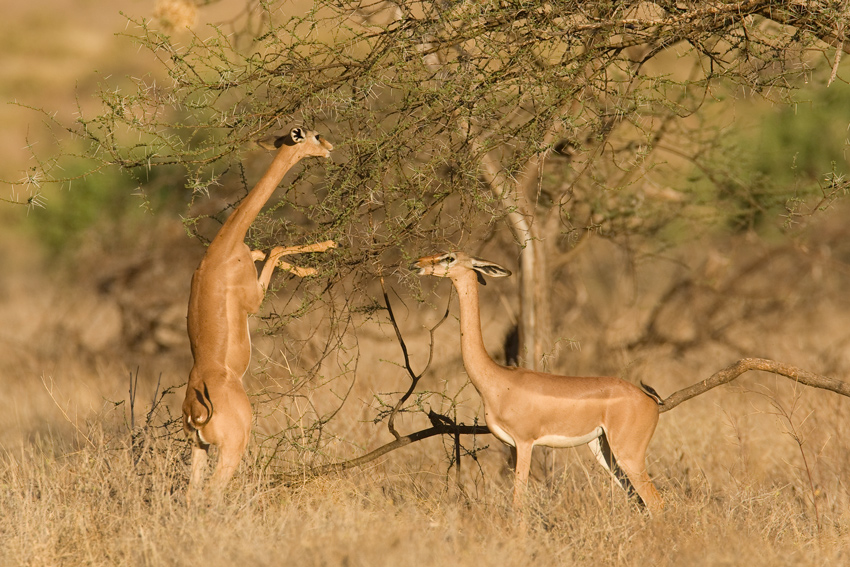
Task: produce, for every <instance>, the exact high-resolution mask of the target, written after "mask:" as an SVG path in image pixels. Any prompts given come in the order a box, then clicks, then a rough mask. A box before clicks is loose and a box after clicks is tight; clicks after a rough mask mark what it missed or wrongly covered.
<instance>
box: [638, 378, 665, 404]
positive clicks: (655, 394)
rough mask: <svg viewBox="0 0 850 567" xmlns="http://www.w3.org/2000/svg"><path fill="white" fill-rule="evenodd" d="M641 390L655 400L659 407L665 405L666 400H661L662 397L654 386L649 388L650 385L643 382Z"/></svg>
mask: <svg viewBox="0 0 850 567" xmlns="http://www.w3.org/2000/svg"><path fill="white" fill-rule="evenodd" d="M640 389H641V390H642V391H643V393H644V394H646V395H647V396H649V397H650V398H652V399H653V400H655V403H656V404H658V405H659V406H663V405H664V400H662V399H661V396H659V395H658V392H656V391H655V389H654V388H653V387H652V386H649V385H647V384H644V383H643V382H641V383H640Z"/></svg>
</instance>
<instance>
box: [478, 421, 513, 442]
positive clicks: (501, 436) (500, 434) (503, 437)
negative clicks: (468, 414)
mask: <svg viewBox="0 0 850 567" xmlns="http://www.w3.org/2000/svg"><path fill="white" fill-rule="evenodd" d="M485 419H486V418H485ZM487 427H488V428H489V429H490V433H492V434H493V435H495V436H496V439H498V440H499V441H501V442H502V443H505V444H506V445H510V446H511V447H516V441H514V438H513V437H511V436H510V435H508V432H507V431H505V430H504V429H502V428H501V427H499V426H498V425H491V424H489V423H488V424H487Z"/></svg>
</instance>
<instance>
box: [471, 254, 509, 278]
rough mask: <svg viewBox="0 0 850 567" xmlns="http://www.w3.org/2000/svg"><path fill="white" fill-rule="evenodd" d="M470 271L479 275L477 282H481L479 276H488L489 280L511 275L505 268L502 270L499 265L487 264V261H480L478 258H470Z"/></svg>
mask: <svg viewBox="0 0 850 567" xmlns="http://www.w3.org/2000/svg"><path fill="white" fill-rule="evenodd" d="M472 269H473V270H475V272H476V273H477V274H479V279H478V281H481V278H480V275H481V274H484V275H485V276H490V277H491V278H504V277H507V276H509V275H511V271H510V270H508V269H507V268H503V267H502V266H500V265H499V264H494V263H493V262H488V261H487V260H481V259H479V258H472Z"/></svg>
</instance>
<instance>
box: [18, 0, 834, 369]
mask: <svg viewBox="0 0 850 567" xmlns="http://www.w3.org/2000/svg"><path fill="white" fill-rule="evenodd" d="M848 21H850V14H848V10H847V6H846V3H844V2H827V1H808V0H728V1H717V2H690V1H687V2H671V1H663V0H656V1H640V2H633V1H625V2H610V1H594V0H591V1H586V0H581V1H579V0H574V1H569V0H567V1H562V2H546V1H538V0H533V1H527V0H523V1H512V0H492V1H448V0H421V1H401V0H398V1H390V0H387V1H374V2H372V1H368V0H316V1H315V2H314V3H313V4H312V5H311V6H310V7H309V9H308V10H307V11H306V12H304V13H299V14H294V15H293V14H292V10H291V6H290V5H288V4H287V5H286V6H283V5H282V4H278V3H276V2H268V1H263V0H260V1H258V2H256V4H254V3H250V4H249V6H248V9H247V11H246V17H244V18H242V19H240V20H238V21H235V22H230V23H228V24H222V25H220V26H218V27H213V28H211V30H209V31H211V33H206V32H205V33H206V35H204V36H201V34H200V32H197V33H196V34H194V35H191V36H189V37H186V36H185V35H184V36H181V37H180V40H179V41H177V40H174V39H173V37H174V36H173V34H170V33H166V32H163V31H158V30H157V29H155V27H153V26H152V25H151V23H150V22H147V21H144V20H133V22H134V23H135V24H136V25H137V33H136V34H135V39H136V41H138V42H139V43H140V44H141V45H142V46H143V47H145V48H147V49H148V50H150V52H151V53H153V54H154V55H155V56H156V57H157V58H158V59H159V62H160V64H161V67H162V71H163V73H165V74H166V75H167V78H163V77H159V78H158V79H157V80H153V79H151V78H145V79H134V84H133V85H132V86H131V87H129V88H123V89H120V90H115V89H104V90H103V91H102V92H101V93H100V96H101V98H102V100H103V103H104V107H103V108H104V111H103V112H102V113H101V114H99V115H97V116H93V117H83V118H80V119H79V120H78V122H77V123H76V124H74V125H72V126H70V127H69V130H70V131H71V132H73V133H74V134H75V135H76V136H79V137H80V138H82V139H83V140H84V141H85V142H86V143H87V144H88V147H87V148H86V151H85V152H84V153H85V154H86V158H87V159H89V160H92V164H93V166H92V167H93V169H98V168H103V167H113V166H119V167H121V168H123V169H125V170H129V171H136V172H140V175H146V173H145V172H148V171H150V170H151V169H156V168H165V167H171V168H174V167H178V168H180V169H181V170H182V171H183V176H184V178H185V179H186V186H187V188H188V189H189V190H190V191H191V192H192V194H193V195H206V194H208V193H209V191H210V188H211V187H214V186H215V185H217V184H220V183H223V182H230V181H232V180H233V179H239V178H240V177H239V176H238V174H239V173H240V172H241V159H242V158H243V153H242V152H241V151H240V150H241V149H243V148H244V147H245V146H246V144H248V143H249V142H250V141H251V140H253V139H256V138H258V137H260V136H262V135H263V134H265V133H266V132H267V131H269V130H271V129H276V128H281V127H288V126H289V125H293V124H296V123H304V124H307V125H308V126H310V127H313V128H316V129H319V130H321V131H323V132H324V133H326V134H327V136H328V137H329V138H330V139H331V140H332V141H333V142H334V143H335V144H336V145H337V151H336V157H335V159H334V162H333V163H331V164H326V165H324V166H323V167H322V168H321V170H320V169H319V168H309V167H308V168H307V169H305V170H304V171H303V172H302V173H301V174H300V175H299V177H298V179H297V180H296V182H295V184H294V185H293V188H292V189H290V190H288V191H286V192H285V194H282V195H281V200H280V201H279V203H278V204H277V205H275V206H273V207H272V210H271V212H269V213H267V214H266V215H265V216H264V217H262V218H261V219H259V222H258V224H257V230H255V231H254V234H253V238H254V239H255V240H257V242H258V243H259V244H262V243H264V242H265V243H267V242H272V241H281V240H285V241H287V242H300V241H305V240H308V241H318V240H325V239H336V240H338V241H340V242H341V243H344V245H343V246H342V247H341V249H340V252H339V254H337V255H335V256H334V258H326V259H321V260H319V261H326V262H330V263H332V264H333V265H330V264H329V265H326V266H325V273H326V274H328V276H327V277H328V278H329V281H330V282H331V284H333V283H334V282H341V281H343V280H346V279H347V280H348V281H351V280H352V279H354V280H357V281H360V282H367V281H369V280H370V279H373V278H374V277H376V276H379V275H383V274H386V273H390V272H392V271H393V270H394V269H395V267H397V266H400V265H404V264H406V263H407V261H408V260H409V259H410V258H411V257H413V256H415V255H417V254H418V253H420V252H423V251H426V250H427V251H434V250H435V249H442V248H455V247H459V248H474V247H475V243H476V242H478V241H480V240H482V239H486V238H488V237H490V236H492V235H493V234H500V233H502V232H504V231H505V230H507V233H508V234H509V235H510V239H511V240H512V242H513V243H514V248H513V252H512V255H513V256H514V257H515V258H516V261H517V265H518V267H519V275H520V284H519V297H518V300H517V302H516V303H517V305H519V306H520V307H519V315H518V328H519V337H520V344H521V347H520V353H521V359H522V362H523V363H524V364H525V365H527V366H529V367H532V368H539V367H541V366H542V364H543V361H544V357H545V355H546V354H547V353H548V352H550V350H551V349H552V344H553V341H552V333H553V330H552V322H551V321H550V320H549V316H548V314H549V313H550V311H551V305H550V299H549V297H548V296H547V290H548V288H549V286H548V284H547V282H549V281H550V278H551V275H552V272H553V270H555V269H556V268H557V267H558V266H559V265H561V264H562V263H563V262H564V261H565V259H566V258H569V254H570V253H571V250H573V249H575V247H576V246H577V245H578V244H579V243H581V242H582V241H583V240H584V239H586V238H587V237H588V236H589V235H591V234H593V235H599V236H602V237H606V238H611V239H615V240H618V241H622V242H626V241H629V242H631V241H634V239H636V238H643V237H646V236H652V235H655V234H657V233H658V231H660V230H661V229H663V228H664V227H667V226H669V225H670V224H671V223H681V222H682V219H685V222H688V223H689V222H692V220H693V219H694V218H696V213H694V211H695V210H697V209H698V210H700V211H704V209H705V207H704V206H705V205H706V204H709V205H711V207H712V208H714V209H718V210H725V211H726V212H729V211H730V210H731V209H732V208H735V213H736V214H742V215H743V216H745V217H747V218H752V216H754V215H756V214H763V213H764V212H765V211H770V210H771V209H772V208H774V207H776V206H780V207H781V206H783V205H785V204H786V202H791V201H790V199H792V198H793V199H794V201H793V203H794V207H799V206H802V205H800V203H805V202H806V200H805V199H806V197H807V196H808V195H807V194H806V193H805V192H803V193H801V188H800V187H796V188H794V192H792V191H791V190H790V189H788V188H780V190H771V191H761V192H760V191H757V190H756V188H753V187H748V186H746V185H745V184H742V183H740V182H735V181H734V180H732V181H730V176H728V175H726V173H728V172H727V171H726V169H725V165H724V164H723V162H722V160H719V159H718V156H720V155H721V154H720V153H718V151H719V150H720V149H722V148H723V147H724V145H723V140H724V137H725V136H726V135H727V130H726V128H725V127H726V126H728V122H729V120H728V119H724V117H723V114H722V109H723V108H724V105H725V104H727V101H728V100H729V97H731V96H735V95H746V96H757V95H763V96H769V97H771V98H772V99H774V100H777V101H790V100H791V99H792V97H793V94H794V91H795V89H796V88H797V87H798V86H799V84H800V81H801V79H802V78H810V77H811V76H813V75H816V76H817V77H819V78H817V80H818V81H821V82H822V83H824V84H826V83H828V82H832V81H834V80H837V79H839V76H838V70H839V64H840V60H841V55H842V53H844V52H845V51H847V50H848V49H850V45H848V44H847V43H846V42H845V39H846V31H845V30H846V25H847V23H848ZM42 163H43V166H44V167H43V170H39V171H35V172H33V173H31V174H30V175H29V176H28V177H27V179H25V180H24V182H29V183H30V186H32V183H33V182H34V181H36V180H37V181H39V182H40V183H44V182H46V181H50V180H53V181H61V177H60V176H57V175H56V171H57V169H56V168H55V167H54V166H56V165H58V164H59V163H60V162H59V161H55V162H54V161H45V162H42ZM692 171H697V172H698V174H699V175H700V176H703V177H704V178H705V179H707V180H708V181H709V182H710V183H711V184H712V189H711V190H710V191H708V192H705V191H702V192H699V193H697V192H693V191H691V190H690V186H689V185H687V184H685V183H683V182H682V181H681V179H682V178H684V176H685V174H686V173H690V172H692ZM234 174H237V175H234ZM243 183H244V181H243ZM841 183H842V182H841V178H840V177H839V176H832V177H827V179H826V181H825V182H823V180H821V183H811V184H809V185H808V187H807V188H806V190H807V191H809V192H810V193H811V194H812V195H814V196H816V197H818V198H819V199H827V200H829V199H832V198H835V197H836V196H837V195H838V194H840V193H841V192H842V191H843V186H842V184H841ZM246 188H247V184H246ZM30 198H32V197H30ZM791 212H792V213H793V214H797V213H798V212H799V209H797V208H793V209H792V210H791ZM196 221H197V219H195V220H193V219H189V220H188V221H187V224H188V225H189V226H190V227H192V228H195V229H196V234H198V235H199V236H200V237H203V236H204V234H203V230H202V229H200V228H197V227H198V226H200V225H198V224H197V223H196ZM472 251H473V252H474V251H475V250H472ZM354 303H356V302H354ZM351 305H353V304H351ZM349 306H350V305H349ZM357 307H358V309H361V310H362V309H367V310H368V308H369V307H368V306H366V307H365V308H364V307H363V305H362V304H360V305H357ZM294 312H297V313H303V310H302V309H296V310H295V311H294ZM341 328H342V329H347V327H346V326H345V325H343V326H342V327H341ZM349 330H350V329H349Z"/></svg>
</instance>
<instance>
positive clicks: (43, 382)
mask: <svg viewBox="0 0 850 567" xmlns="http://www.w3.org/2000/svg"><path fill="white" fill-rule="evenodd" d="M41 383H42V384H43V385H44V389H45V390H47V394H48V395H49V396H50V399H51V400H53V403H54V404H56V407H57V408H59V411H60V412H62V415H63V416H64V417H65V419H66V420H67V421H68V423H70V424H71V425H72V426H73V427H74V429H76V430H77V433H79V434H80V435H82V437H83V439H85V440H86V442H87V443H88V444H89V445H91V446H92V449H96V448H97V446H96V445H95V444H94V442H92V440H91V439H89V437H88V435H86V434H85V433H83V430H82V429H80V426H79V425H77V422H76V421H73V420H72V419H71V418H70V416H68V413H67V412H66V411H65V410H64V409H63V408H62V406H61V405H59V401H58V400H57V399H56V396H54V395H53V379H52V378H51V379H50V386H48V385H47V382H46V381H45V379H44V375H43V374H42V375H41Z"/></svg>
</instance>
